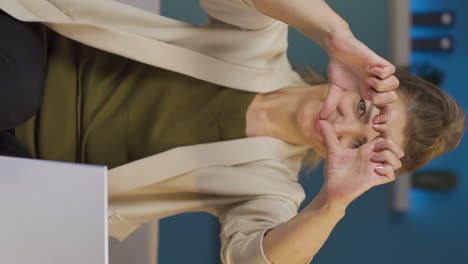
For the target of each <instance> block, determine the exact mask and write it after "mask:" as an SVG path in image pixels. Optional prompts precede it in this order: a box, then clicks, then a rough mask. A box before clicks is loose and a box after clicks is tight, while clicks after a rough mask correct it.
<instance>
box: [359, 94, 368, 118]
mask: <svg viewBox="0 0 468 264" xmlns="http://www.w3.org/2000/svg"><path fill="white" fill-rule="evenodd" d="M358 113H359V116H363V115H364V114H365V113H366V103H365V102H364V99H363V98H361V100H359V103H358Z"/></svg>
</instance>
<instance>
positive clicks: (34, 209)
mask: <svg viewBox="0 0 468 264" xmlns="http://www.w3.org/2000/svg"><path fill="white" fill-rule="evenodd" d="M0 208H1V211H2V213H1V217H0V252H1V253H0V263H15V264H32V263H34V264H37V263H48V264H63V263H68V264H83V263H87V264H108V256H107V252H108V244H107V243H108V242H107V241H108V239H107V168H106V167H105V166H90V165H82V164H74V163H64V162H51V161H41V160H32V159H22V158H10V157H3V156H0Z"/></svg>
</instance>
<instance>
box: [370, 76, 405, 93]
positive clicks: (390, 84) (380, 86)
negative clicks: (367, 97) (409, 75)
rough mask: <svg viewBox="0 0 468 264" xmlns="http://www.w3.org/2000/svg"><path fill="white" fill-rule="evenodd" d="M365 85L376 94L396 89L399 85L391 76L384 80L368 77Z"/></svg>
mask: <svg viewBox="0 0 468 264" xmlns="http://www.w3.org/2000/svg"><path fill="white" fill-rule="evenodd" d="M367 85H369V86H371V87H372V88H374V89H375V90H376V91H377V92H388V91H391V90H395V89H396V88H398V86H399V85H400V81H398V79H397V78H396V77H395V76H394V75H391V76H389V77H388V78H385V79H379V78H377V77H369V78H368V79H367Z"/></svg>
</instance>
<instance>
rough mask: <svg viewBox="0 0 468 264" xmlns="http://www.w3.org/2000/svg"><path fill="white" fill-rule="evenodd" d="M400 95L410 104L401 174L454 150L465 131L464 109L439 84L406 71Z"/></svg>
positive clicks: (398, 74)
mask: <svg viewBox="0 0 468 264" xmlns="http://www.w3.org/2000/svg"><path fill="white" fill-rule="evenodd" d="M395 76H396V77H397V78H398V80H399V81H400V86H399V87H398V89H397V93H398V95H399V96H400V98H401V97H402V98H403V99H404V100H405V101H406V106H407V108H406V112H407V115H408V122H407V124H406V128H405V130H404V134H405V135H406V144H405V146H404V151H405V156H404V157H403V159H402V163H403V166H402V168H400V170H399V171H398V172H400V173H401V172H410V171H414V170H416V169H419V168H420V167H422V166H423V165H424V164H426V163H428V162H429V161H430V160H432V159H433V158H435V157H437V156H439V155H442V154H444V153H446V152H448V151H451V150H454V149H455V148H456V147H457V146H458V145H459V144H460V142H461V139H462V137H463V134H464V130H465V115H464V113H463V111H462V109H461V107H460V106H459V105H458V104H457V103H456V102H455V101H454V100H453V99H452V98H451V97H450V96H449V95H448V94H447V93H445V92H444V91H443V90H442V89H440V88H439V87H437V86H436V85H434V84H432V83H430V82H428V81H426V80H424V79H422V78H420V77H418V76H416V75H413V74H411V73H409V72H407V71H404V70H402V69H397V71H396V72H395Z"/></svg>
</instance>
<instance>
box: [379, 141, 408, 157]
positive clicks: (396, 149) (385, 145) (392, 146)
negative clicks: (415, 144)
mask: <svg viewBox="0 0 468 264" xmlns="http://www.w3.org/2000/svg"><path fill="white" fill-rule="evenodd" d="M383 150H390V151H391V152H393V153H395V155H396V156H397V157H398V158H399V159H401V158H403V157H404V156H405V152H404V151H403V149H402V148H401V147H400V146H399V145H398V144H397V143H396V142H395V141H393V140H392V139H391V138H386V139H385V140H382V141H379V142H377V143H376V144H375V146H374V151H376V152H379V151H383Z"/></svg>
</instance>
